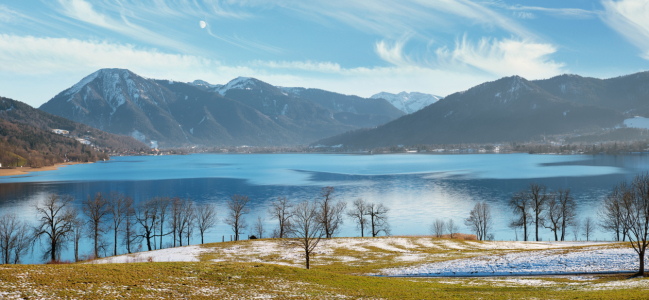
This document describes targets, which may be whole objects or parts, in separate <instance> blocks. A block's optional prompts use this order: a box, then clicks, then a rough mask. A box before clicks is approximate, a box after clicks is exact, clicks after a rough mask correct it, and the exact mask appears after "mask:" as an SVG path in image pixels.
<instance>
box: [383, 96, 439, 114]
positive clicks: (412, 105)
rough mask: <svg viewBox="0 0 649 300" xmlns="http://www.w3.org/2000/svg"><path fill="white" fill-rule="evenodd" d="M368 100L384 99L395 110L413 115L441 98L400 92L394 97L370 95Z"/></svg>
mask: <svg viewBox="0 0 649 300" xmlns="http://www.w3.org/2000/svg"><path fill="white" fill-rule="evenodd" d="M370 98H372V99H380V98H382V99H385V100H387V101H388V102H390V104H392V105H393V106H394V107H396V108H397V109H399V110H401V111H403V112H405V113H408V114H411V113H414V112H416V111H418V110H420V109H422V108H424V107H426V106H428V105H431V104H433V103H435V102H437V101H439V100H440V99H442V97H440V96H435V95H431V94H424V93H418V92H411V93H407V92H401V93H399V94H396V95H395V94H391V93H386V92H381V93H378V94H375V95H372V97H370Z"/></svg>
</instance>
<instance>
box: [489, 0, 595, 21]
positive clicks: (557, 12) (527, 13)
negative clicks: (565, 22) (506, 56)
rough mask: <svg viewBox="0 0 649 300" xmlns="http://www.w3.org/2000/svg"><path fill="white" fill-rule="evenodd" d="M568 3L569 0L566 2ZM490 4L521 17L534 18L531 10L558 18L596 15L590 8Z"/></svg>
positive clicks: (578, 17)
mask: <svg viewBox="0 0 649 300" xmlns="http://www.w3.org/2000/svg"><path fill="white" fill-rule="evenodd" d="M568 3H569V2H568ZM489 4H490V5H492V6H496V7H500V8H503V9H507V10H510V11H513V12H514V15H515V16H518V17H520V18H523V19H531V18H534V17H535V16H534V14H533V12H536V13H542V14H546V15H550V16H553V17H558V18H569V19H589V18H595V17H597V12H596V11H592V10H585V9H581V8H570V7H566V8H552V7H540V6H525V5H520V4H517V5H506V4H504V3H502V2H490V3H489Z"/></svg>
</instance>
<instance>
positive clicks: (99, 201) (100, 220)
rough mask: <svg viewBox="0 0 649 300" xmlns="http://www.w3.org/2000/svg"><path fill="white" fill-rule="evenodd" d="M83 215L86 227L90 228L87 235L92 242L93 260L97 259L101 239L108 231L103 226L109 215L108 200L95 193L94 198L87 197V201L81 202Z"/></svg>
mask: <svg viewBox="0 0 649 300" xmlns="http://www.w3.org/2000/svg"><path fill="white" fill-rule="evenodd" d="M83 213H84V215H86V217H87V218H88V225H89V226H90V228H89V230H88V234H89V236H90V238H91V239H92V240H93V244H94V254H95V258H99V248H100V245H101V244H102V241H101V238H102V235H103V234H104V233H106V232H107V231H108V227H107V226H105V225H104V222H105V221H106V218H107V217H108V216H109V214H110V208H109V207H108V200H106V198H105V197H104V196H103V195H102V193H97V194H95V196H94V197H90V195H88V198H87V200H86V201H84V202H83Z"/></svg>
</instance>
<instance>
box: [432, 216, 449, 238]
mask: <svg viewBox="0 0 649 300" xmlns="http://www.w3.org/2000/svg"><path fill="white" fill-rule="evenodd" d="M444 231H446V224H445V223H444V221H443V220H441V219H435V221H434V222H433V223H432V224H430V234H432V235H434V236H435V237H436V238H441V237H442V236H443V235H444Z"/></svg>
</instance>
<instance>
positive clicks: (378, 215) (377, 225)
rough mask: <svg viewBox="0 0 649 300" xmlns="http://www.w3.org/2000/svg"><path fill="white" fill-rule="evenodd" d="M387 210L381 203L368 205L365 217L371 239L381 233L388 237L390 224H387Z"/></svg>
mask: <svg viewBox="0 0 649 300" xmlns="http://www.w3.org/2000/svg"><path fill="white" fill-rule="evenodd" d="M389 211H390V209H389V208H387V207H386V206H384V205H383V203H379V204H376V203H368V204H367V209H366V210H365V215H366V216H368V217H369V222H370V229H371V231H372V237H377V236H378V235H379V234H381V232H383V233H385V235H390V224H389V223H388V212H389Z"/></svg>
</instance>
